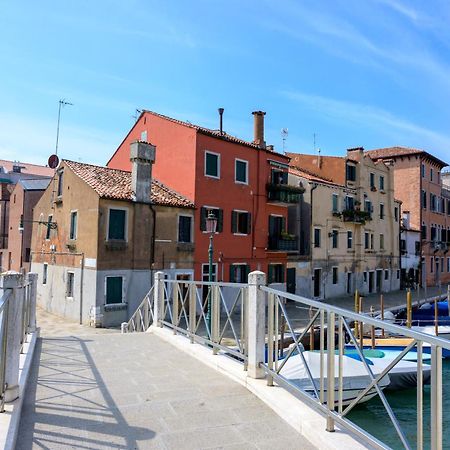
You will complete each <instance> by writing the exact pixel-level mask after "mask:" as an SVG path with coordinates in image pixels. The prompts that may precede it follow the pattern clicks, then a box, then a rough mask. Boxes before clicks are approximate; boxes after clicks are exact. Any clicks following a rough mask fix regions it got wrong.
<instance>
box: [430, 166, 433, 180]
mask: <svg viewBox="0 0 450 450" xmlns="http://www.w3.org/2000/svg"><path fill="white" fill-rule="evenodd" d="M430 181H433V169H432V168H430Z"/></svg>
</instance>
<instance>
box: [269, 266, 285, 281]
mask: <svg viewBox="0 0 450 450" xmlns="http://www.w3.org/2000/svg"><path fill="white" fill-rule="evenodd" d="M267 275H268V276H267V283H268V284H270V283H284V265H283V264H269V266H268V274H267Z"/></svg>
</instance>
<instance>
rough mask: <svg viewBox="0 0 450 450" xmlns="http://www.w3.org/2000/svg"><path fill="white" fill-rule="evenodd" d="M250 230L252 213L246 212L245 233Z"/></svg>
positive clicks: (248, 232)
mask: <svg viewBox="0 0 450 450" xmlns="http://www.w3.org/2000/svg"><path fill="white" fill-rule="evenodd" d="M251 232H252V215H251V213H247V234H250V233H251Z"/></svg>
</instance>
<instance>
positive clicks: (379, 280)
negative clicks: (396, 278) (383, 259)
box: [377, 270, 383, 292]
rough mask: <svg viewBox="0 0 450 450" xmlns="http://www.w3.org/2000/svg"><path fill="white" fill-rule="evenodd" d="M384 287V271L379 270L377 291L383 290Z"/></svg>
mask: <svg viewBox="0 0 450 450" xmlns="http://www.w3.org/2000/svg"><path fill="white" fill-rule="evenodd" d="M382 287H383V271H382V270H377V292H381V290H382Z"/></svg>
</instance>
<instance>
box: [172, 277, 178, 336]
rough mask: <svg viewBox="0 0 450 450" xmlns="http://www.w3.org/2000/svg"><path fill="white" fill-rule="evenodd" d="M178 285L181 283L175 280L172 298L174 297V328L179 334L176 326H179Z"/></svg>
mask: <svg viewBox="0 0 450 450" xmlns="http://www.w3.org/2000/svg"><path fill="white" fill-rule="evenodd" d="M178 286H179V284H178V283H177V282H175V283H174V284H173V285H172V298H173V306H172V325H173V326H174V328H173V334H177V330H176V329H175V327H177V326H178V322H179V321H178Z"/></svg>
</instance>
